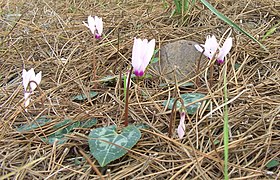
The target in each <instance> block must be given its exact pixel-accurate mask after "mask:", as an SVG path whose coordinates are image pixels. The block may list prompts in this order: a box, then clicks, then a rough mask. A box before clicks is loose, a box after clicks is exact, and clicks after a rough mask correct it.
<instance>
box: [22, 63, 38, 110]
mask: <svg viewBox="0 0 280 180" xmlns="http://www.w3.org/2000/svg"><path fill="white" fill-rule="evenodd" d="M41 79H42V72H41V71H40V72H39V73H37V74H36V75H35V71H34V69H33V68H31V69H30V70H29V71H26V70H25V69H23V71H22V84H23V88H24V99H25V102H24V106H25V107H27V106H28V105H29V103H30V100H31V98H30V95H31V94H32V93H33V91H34V90H35V89H36V87H37V86H38V85H39V84H40V82H41Z"/></svg>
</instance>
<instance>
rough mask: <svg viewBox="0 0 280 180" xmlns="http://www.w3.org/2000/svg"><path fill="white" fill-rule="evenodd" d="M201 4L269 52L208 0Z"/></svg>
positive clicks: (202, 0)
mask: <svg viewBox="0 0 280 180" xmlns="http://www.w3.org/2000/svg"><path fill="white" fill-rule="evenodd" d="M200 2H202V4H204V5H205V6H206V7H207V8H208V9H209V10H210V11H212V12H213V13H214V14H215V15H216V16H217V17H218V18H220V19H221V20H223V21H224V22H226V23H227V24H228V25H230V26H232V27H234V28H235V29H237V30H238V31H240V32H241V33H243V34H245V35H246V36H247V37H249V38H250V39H251V40H253V41H255V42H256V43H258V44H259V45H260V46H261V47H262V48H263V49H264V50H265V51H268V50H267V49H266V47H265V46H264V45H262V43H260V42H259V41H258V40H257V39H256V38H254V37H253V36H252V35H251V34H250V33H248V32H246V31H245V30H243V29H242V28H241V27H239V26H238V25H237V24H235V23H234V22H233V21H231V20H230V19H229V18H227V17H226V16H224V15H223V14H222V13H220V12H219V11H218V10H217V9H215V8H214V7H213V6H212V5H211V4H209V3H208V2H207V1H206V0H200Z"/></svg>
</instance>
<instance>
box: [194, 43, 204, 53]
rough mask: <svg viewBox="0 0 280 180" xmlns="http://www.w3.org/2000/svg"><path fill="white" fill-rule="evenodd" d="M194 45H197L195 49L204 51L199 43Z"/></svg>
mask: <svg viewBox="0 0 280 180" xmlns="http://www.w3.org/2000/svg"><path fill="white" fill-rule="evenodd" d="M194 47H195V49H196V50H198V51H199V52H202V51H203V49H202V47H201V46H200V45H198V44H195V45H194Z"/></svg>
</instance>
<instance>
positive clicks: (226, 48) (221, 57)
mask: <svg viewBox="0 0 280 180" xmlns="http://www.w3.org/2000/svg"><path fill="white" fill-rule="evenodd" d="M231 47H232V38H231V37H229V38H227V39H226V40H225V42H224V44H223V46H222V48H221V49H220V52H219V54H218V57H217V60H218V61H223V60H224V58H225V56H226V55H227V54H228V53H229V51H230V50H231Z"/></svg>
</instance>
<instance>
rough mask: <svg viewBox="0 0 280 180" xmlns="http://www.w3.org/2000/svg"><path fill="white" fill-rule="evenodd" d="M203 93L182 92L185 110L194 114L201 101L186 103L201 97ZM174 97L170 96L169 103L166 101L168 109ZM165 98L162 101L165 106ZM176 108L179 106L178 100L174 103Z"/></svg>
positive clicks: (170, 107)
mask: <svg viewBox="0 0 280 180" xmlns="http://www.w3.org/2000/svg"><path fill="white" fill-rule="evenodd" d="M204 97H205V95H204V94H201V93H186V94H182V95H181V98H182V99H183V100H184V105H185V106H186V111H187V113H188V114H191V115H192V114H195V112H196V111H197V109H199V108H200V106H201V104H202V102H197V103H194V104H192V105H188V104H190V103H192V102H195V101H197V100H199V99H201V98H204ZM174 100H175V99H174V98H171V99H170V101H169V103H168V106H167V107H168V108H169V109H172V107H173V104H174ZM167 102H168V101H167V100H166V101H164V102H163V105H164V106H166V104H167ZM176 108H177V109H179V108H181V102H180V101H177V103H176Z"/></svg>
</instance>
